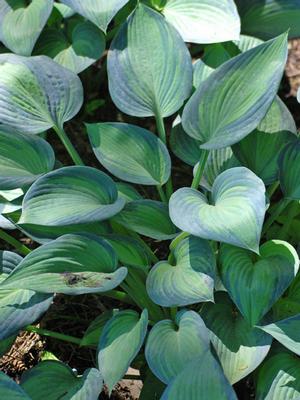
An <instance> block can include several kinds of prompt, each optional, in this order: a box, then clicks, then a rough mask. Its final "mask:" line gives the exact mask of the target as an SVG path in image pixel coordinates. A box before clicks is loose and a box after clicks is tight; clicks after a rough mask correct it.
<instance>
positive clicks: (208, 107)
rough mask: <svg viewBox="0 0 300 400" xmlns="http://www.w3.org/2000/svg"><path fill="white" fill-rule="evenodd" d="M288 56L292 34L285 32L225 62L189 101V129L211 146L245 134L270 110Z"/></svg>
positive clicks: (227, 143)
mask: <svg viewBox="0 0 300 400" xmlns="http://www.w3.org/2000/svg"><path fill="white" fill-rule="evenodd" d="M286 58H287V35H286V34H283V35H281V36H278V37H277V38H275V39H273V40H270V41H268V42H266V43H263V44H261V45H260V46H257V47H254V48H253V49H251V50H248V51H246V52H245V53H242V54H240V55H238V56H236V57H234V58H233V59H231V60H229V61H228V62H226V63H225V64H223V65H221V66H220V67H219V68H217V69H216V70H215V71H214V72H213V73H212V74H211V75H210V76H209V77H208V78H207V79H206V80H205V81H204V82H203V84H202V85H200V87H199V88H198V89H197V90H196V92H195V93H194V94H193V96H192V97H191V99H190V100H189V101H188V103H187V105H186V106H185V108H184V111H183V116H182V124H183V128H184V130H185V131H186V133H188V134H189V135H190V136H191V137H193V138H195V139H197V140H199V141H201V143H202V145H201V147H202V148H205V149H217V148H222V147H226V146H230V145H232V144H234V143H236V142H238V141H239V140H241V139H242V138H244V137H245V136H246V135H248V134H249V133H250V132H252V131H253V130H254V129H255V128H256V127H257V125H258V124H259V122H260V120H261V119H262V118H263V117H264V116H265V114H266V112H267V111H268V108H269V107H270V105H271V103H272V101H273V99H274V97H275V95H276V92H277V90H278V86H279V83H280V80H281V77H282V73H283V70H284V67H285V62H286ZM254 77H255V80H254Z"/></svg>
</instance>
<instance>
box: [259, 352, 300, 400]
mask: <svg viewBox="0 0 300 400" xmlns="http://www.w3.org/2000/svg"><path fill="white" fill-rule="evenodd" d="M299 398H300V360H299V358H296V357H295V356H294V355H292V354H290V353H287V352H284V351H281V352H280V353H278V354H275V355H273V356H272V357H270V358H269V359H268V360H267V361H266V362H265V363H264V364H263V366H262V367H261V368H260V369H259V371H258V376H257V385H256V399H257V400H275V399H276V400H287V399H289V400H298V399H299Z"/></svg>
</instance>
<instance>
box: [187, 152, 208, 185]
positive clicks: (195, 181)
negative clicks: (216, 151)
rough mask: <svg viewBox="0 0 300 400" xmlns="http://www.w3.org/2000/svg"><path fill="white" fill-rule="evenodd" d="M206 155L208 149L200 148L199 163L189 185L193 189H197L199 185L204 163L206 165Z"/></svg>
mask: <svg viewBox="0 0 300 400" xmlns="http://www.w3.org/2000/svg"><path fill="white" fill-rule="evenodd" d="M208 156H209V151H208V150H202V152H201V156H200V160H199V164H198V166H197V170H196V174H195V176H194V179H193V182H192V185H191V187H192V188H193V189H198V188H199V185H200V182H201V178H202V176H203V173H204V169H205V165H206V162H207V159H208Z"/></svg>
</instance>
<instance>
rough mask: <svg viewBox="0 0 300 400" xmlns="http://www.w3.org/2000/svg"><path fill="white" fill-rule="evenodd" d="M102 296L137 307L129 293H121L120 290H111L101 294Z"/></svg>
mask: <svg viewBox="0 0 300 400" xmlns="http://www.w3.org/2000/svg"><path fill="white" fill-rule="evenodd" d="M101 296H104V297H109V298H110V299H114V300H119V301H121V302H122V303H126V304H131V305H132V306H135V305H136V304H135V302H134V301H133V300H132V298H131V297H130V296H128V294H127V293H124V292H120V291H118V290H110V291H109V292H105V293H101Z"/></svg>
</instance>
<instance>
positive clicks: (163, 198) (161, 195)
mask: <svg viewBox="0 0 300 400" xmlns="http://www.w3.org/2000/svg"><path fill="white" fill-rule="evenodd" d="M156 188H157V192H158V194H159V197H160V199H161V201H163V202H164V203H168V199H167V196H166V194H165V192H164V190H163V188H162V187H161V186H156Z"/></svg>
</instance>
